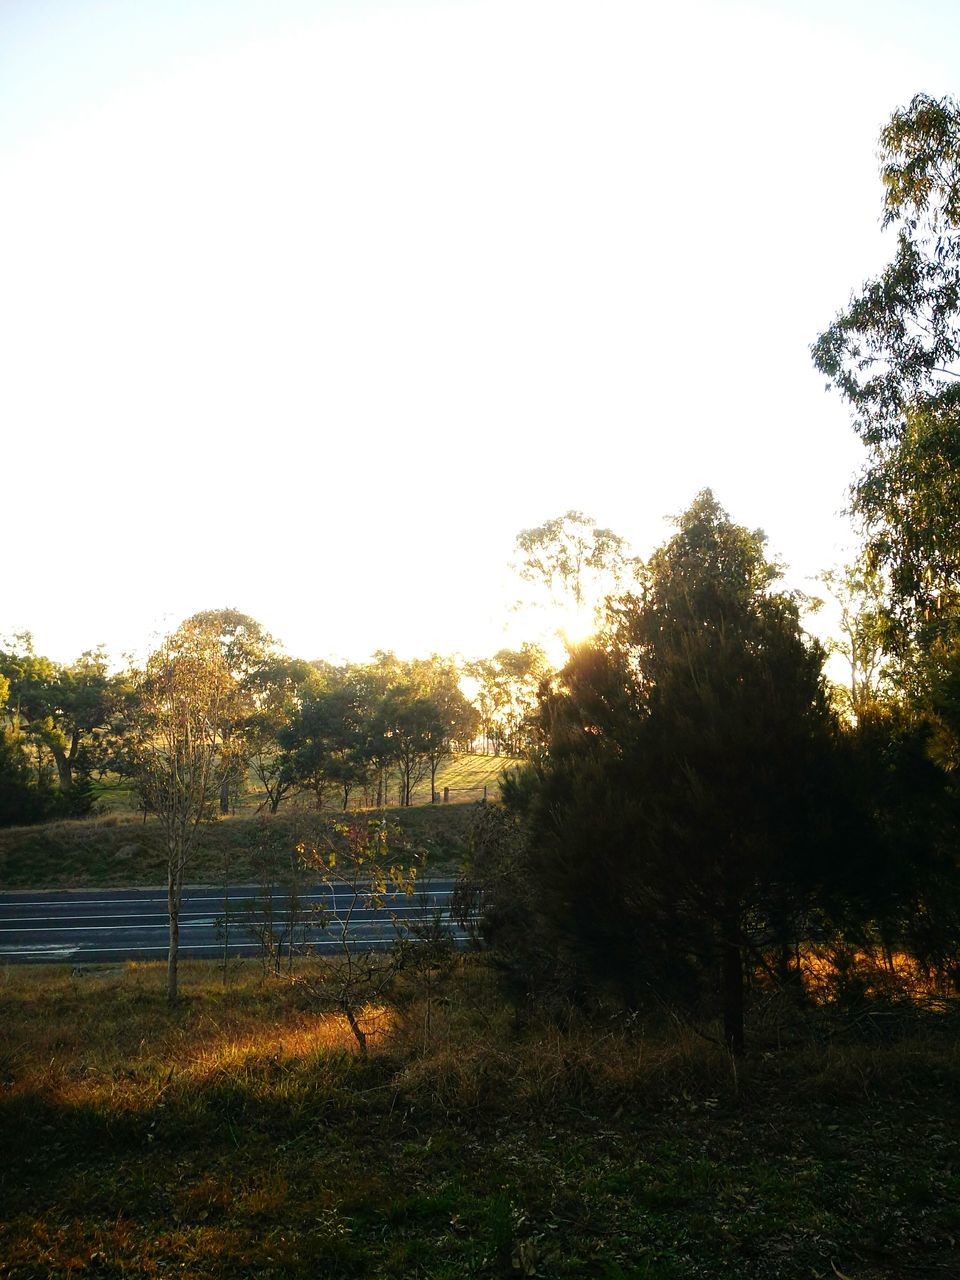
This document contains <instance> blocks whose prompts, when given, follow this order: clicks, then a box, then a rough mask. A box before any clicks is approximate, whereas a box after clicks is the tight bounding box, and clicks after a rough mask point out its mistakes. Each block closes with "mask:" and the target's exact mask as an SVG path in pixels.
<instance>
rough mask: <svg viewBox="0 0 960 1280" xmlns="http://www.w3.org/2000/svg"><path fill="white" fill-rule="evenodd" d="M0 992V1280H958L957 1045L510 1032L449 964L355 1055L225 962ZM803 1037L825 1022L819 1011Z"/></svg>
mask: <svg viewBox="0 0 960 1280" xmlns="http://www.w3.org/2000/svg"><path fill="white" fill-rule="evenodd" d="M182 988H183V992H184V999H183V1001H182V1004H181V1005H180V1006H179V1007H177V1008H176V1009H174V1010H170V1009H168V1008H167V1006H166V1004H165V1001H164V996H163V972H162V967H161V966H156V965H144V964H128V965H124V966H122V967H119V968H116V967H115V968H113V969H109V970H107V969H103V970H93V971H91V972H90V973H88V974H87V975H85V976H83V977H74V976H72V975H71V973H70V972H69V971H68V970H65V969H53V968H50V969H45V968H29V967H22V968H7V969H5V970H4V971H3V973H2V982H0V1019H2V1025H3V1027H4V1037H3V1048H2V1055H0V1145H2V1146H3V1149H4V1151H5V1152H6V1153H7V1155H6V1157H5V1160H4V1162H3V1163H2V1165H0V1206H2V1209H0V1275H3V1276H4V1277H10V1280H14V1278H15V1280H28V1278H29V1280H33V1278H34V1277H37V1278H39V1277H56V1276H78V1275H85V1274H97V1275H108V1276H151V1275H157V1276H160V1275H169V1274H172V1273H174V1272H175V1273H176V1274H179V1275H189V1276H197V1277H206V1276H210V1277H213V1276H216V1277H255V1276H256V1277H259V1276H284V1277H304V1278H306V1277H311V1278H312V1277H317V1276H323V1277H327V1276H332V1277H336V1276H365V1275H377V1276H380V1275H384V1276H396V1277H407V1276H410V1277H414V1276H422V1277H424V1278H425V1280H435V1278H439V1277H446V1278H447V1280H450V1278H452V1277H454V1276H456V1277H463V1276H482V1277H487V1276H493V1277H495V1276H501V1275H502V1276H518V1275H520V1276H522V1275H531V1276H532V1275H539V1276H550V1277H600V1278H604V1277H605V1278H606V1280H616V1278H618V1277H619V1278H620V1280H622V1278H623V1277H624V1276H629V1277H637V1276H648V1277H654V1276H655V1277H657V1280H662V1278H663V1277H666V1278H667V1280H676V1278H678V1277H697V1276H707V1277H730V1276H736V1277H738V1280H739V1278H740V1277H743V1278H744V1280H760V1277H763V1280H767V1277H786V1278H790V1280H792V1278H793V1277H796V1278H797V1280H799V1278H800V1277H803V1278H804V1280H810V1278H811V1277H813V1276H818V1275H819V1276H822V1277H823V1276H832V1275H834V1270H833V1269H832V1267H833V1266H834V1264H835V1266H836V1269H837V1271H839V1272H842V1273H844V1274H846V1275H848V1276H851V1277H854V1278H855V1280H878V1278H879V1277H881V1276H888V1277H891V1278H892V1277H898V1278H899V1277H901V1276H914V1277H916V1276H919V1277H930V1278H931V1280H933V1277H952V1276H955V1275H957V1274H960V1252H958V1248H957V1244H956V1241H957V1240H958V1239H960V1124H958V1119H960V1117H958V1114H957V1099H958V1098H960V1037H957V1036H956V1035H955V1034H954V1033H953V1032H952V1030H951V1028H950V1019H949V1018H948V1019H947V1022H942V1021H937V1020H936V1019H935V1018H932V1020H931V1021H930V1023H929V1025H928V1026H925V1027H921V1028H917V1027H913V1028H912V1030H910V1032H909V1034H904V1036H903V1037H902V1038H900V1039H898V1040H896V1041H895V1042H892V1043H890V1044H889V1045H887V1046H885V1047H883V1046H879V1045H878V1044H877V1043H876V1041H875V1040H874V1039H872V1038H869V1037H868V1038H867V1039H865V1040H862V1041H858V1040H856V1038H855V1035H854V1033H855V1032H856V1030H857V1028H858V1027H859V1024H854V1025H853V1027H852V1028H850V1027H848V1028H847V1034H846V1036H845V1037H844V1036H841V1035H839V1034H837V1035H834V1036H833V1037H832V1038H830V1039H829V1040H828V1041H827V1042H821V1041H820V1040H818V1039H817V1038H816V1037H814V1038H812V1039H810V1040H808V1041H807V1042H804V1043H797V1044H793V1045H790V1046H781V1047H780V1048H779V1049H778V1048H777V1042H776V1038H775V1037H774V1036H773V1035H772V1034H767V1033H764V1034H765V1037H766V1038H765V1039H764V1040H763V1041H762V1043H759V1044H758V1045H757V1048H756V1050H755V1052H754V1053H753V1054H752V1055H751V1056H750V1058H749V1059H748V1060H747V1061H746V1062H745V1063H743V1064H741V1065H740V1066H739V1067H737V1068H736V1069H735V1068H734V1066H733V1064H732V1062H731V1060H730V1058H729V1056H728V1055H727V1054H725V1053H724V1052H723V1051H721V1050H718V1049H717V1048H716V1046H714V1045H712V1044H710V1043H708V1042H707V1041H705V1040H704V1039H703V1038H702V1037H701V1036H698V1035H697V1034H695V1033H693V1032H689V1031H685V1030H680V1029H678V1028H673V1029H669V1030H668V1029H664V1028H657V1027H654V1026H647V1027H646V1028H644V1027H643V1026H640V1025H630V1026H625V1025H623V1024H622V1023H619V1022H615V1021H611V1022H610V1023H608V1024H607V1025H605V1026H604V1025H600V1024H597V1023H596V1022H594V1023H593V1024H588V1023H586V1022H583V1021H578V1020H577V1019H576V1018H572V1019H571V1024H570V1026H569V1027H568V1028H567V1029H566V1030H564V1031H558V1030H557V1029H556V1028H555V1027H551V1026H549V1025H547V1024H536V1023H535V1024H533V1025H529V1026H527V1027H525V1028H524V1029H522V1030H521V1029H519V1028H517V1027H516V1025H515V1023H514V1019H513V1015H512V1012H511V1011H510V1010H509V1009H508V1008H506V1007H505V1006H504V1005H503V1004H502V1002H501V1001H500V999H499V998H498V996H497V994H496V991H495V989H494V988H493V986H492V985H491V983H490V981H489V979H488V976H487V974H486V972H485V971H484V969H483V968H482V967H481V966H479V965H477V964H475V963H474V962H473V961H465V962H464V964H463V965H462V966H461V968H460V970H459V971H458V972H457V973H456V974H455V976H454V977H453V979H452V980H451V981H450V983H449V984H448V985H446V986H441V987H440V988H439V989H437V990H435V991H434V992H433V994H432V996H431V1000H430V1002H429V1005H428V1003H427V1002H426V1001H425V1000H424V998H423V993H422V991H417V990H415V989H411V988H409V987H408V989H407V990H406V991H405V992H401V993H400V994H401V997H402V998H401V999H399V1002H398V1003H397V1004H396V1005H395V1006H393V1007H391V1008H389V1009H385V1010H370V1011H368V1016H369V1018H370V1026H371V1029H372V1028H373V1024H374V1022H375V1023H376V1025H377V1027H378V1029H379V1034H377V1035H376V1036H375V1037H374V1039H373V1040H372V1043H371V1048H370V1053H369V1055H368V1056H367V1058H366V1059H364V1058H362V1057H361V1056H360V1055H358V1054H357V1053H356V1052H355V1048H354V1041H353V1037H352V1035H351V1034H350V1032H349V1029H348V1028H347V1027H346V1026H345V1025H344V1024H343V1023H342V1021H341V1020H340V1019H338V1018H337V1017H334V1016H318V1015H317V1013H316V1012H315V1011H314V1010H312V1009H311V1008H310V1007H309V1006H308V1005H307V1004H305V1003H304V999H303V991H302V989H299V988H297V987H294V986H291V985H289V984H284V983H283V982H276V981H267V980H263V979H262V978H261V976H260V974H259V971H258V969H257V967H256V966H255V965H253V964H243V963H238V964H236V965H235V966H234V967H233V968H232V969H231V971H230V973H229V981H228V984H227V986H226V987H223V986H222V985H221V983H220V981H219V976H218V974H217V973H216V971H215V970H214V969H212V968H211V967H207V966H205V965H203V964H200V963H188V964H185V965H184V966H183V975H182ZM823 1012H824V1016H827V1015H829V1014H830V1010H829V1009H827V1008H826V1007H824V1009H823Z"/></svg>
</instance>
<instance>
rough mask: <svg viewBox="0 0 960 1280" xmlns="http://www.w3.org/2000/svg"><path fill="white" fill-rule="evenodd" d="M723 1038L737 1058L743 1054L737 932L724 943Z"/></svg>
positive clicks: (741, 974) (741, 996) (741, 999)
mask: <svg viewBox="0 0 960 1280" xmlns="http://www.w3.org/2000/svg"><path fill="white" fill-rule="evenodd" d="M721 945H722V947H723V953H722V955H723V960H722V963H723V1039H724V1043H725V1044H726V1046H727V1048H728V1049H729V1050H730V1052H731V1053H732V1054H733V1055H734V1056H735V1057H737V1058H739V1057H742V1056H743V1047H744V1036H743V956H742V955H741V952H740V944H739V941H738V940H737V936H736V934H735V933H731V936H729V937H726V938H724V940H723V943H722V944H721Z"/></svg>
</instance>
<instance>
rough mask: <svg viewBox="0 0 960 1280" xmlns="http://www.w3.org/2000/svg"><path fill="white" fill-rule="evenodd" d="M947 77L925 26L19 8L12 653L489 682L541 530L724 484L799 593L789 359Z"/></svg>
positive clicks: (865, 260)
mask: <svg viewBox="0 0 960 1280" xmlns="http://www.w3.org/2000/svg"><path fill="white" fill-rule="evenodd" d="M958 57H960V7H958V6H957V5H956V4H955V3H952V2H951V3H933V2H925V0H909V2H907V0H903V2H901V3H882V2H879V0H871V2H870V3H867V2H866V0H864V2H863V3H860V2H854V0H834V2H833V3H829V4H828V3H825V2H821V0H806V2H801V0H794V2H792V3H791V2H788V0H782V2H779V3H777V2H775V0H766V2H760V0H757V2H755V3H732V2H730V0H712V2H710V3H689V2H687V0H678V2H677V3H675V4H672V5H670V6H666V5H662V4H653V3H641V2H640V0H631V2H629V3H628V2H626V0H587V2H585V3H581V2H580V0H503V2H502V0H482V2H480V0H433V2H432V3H428V2H426V0H424V2H419V3H415V2H414V0H396V2H394V3H388V2H387V0H383V2H381V3H373V2H372V0H337V2H333V0H331V2H329V3H323V2H322V0H316V2H315V3H306V2H305V0H297V2H295V0H272V2H270V0H264V2H263V3H253V0H223V2H221V3H214V2H213V0H190V2H186V0H166V2H165V3H155V4H148V3H145V2H140V3H137V2H135V0H122V2H121V0H101V2H99V3H95V2H94V0H0V193H2V195H0V351H2V365H3V372H2V376H0V485H2V490H0V492H2V494H3V499H2V507H0V510H2V511H3V515H4V521H3V527H4V535H5V536H4V547H5V553H4V555H3V557H2V571H0V635H3V634H9V633H11V632H13V631H16V630H20V629H24V628H26V629H29V630H31V631H32V632H33V634H34V638H35V643H36V647H37V649H38V650H39V651H41V652H44V653H47V654H49V655H50V656H52V657H54V658H56V659H58V660H60V661H67V660H69V659H71V658H73V657H75V656H77V655H78V654H79V653H80V652H81V651H82V650H83V649H86V648H90V647H92V646H94V645H96V644H98V643H101V642H102V643H104V644H106V646H107V647H108V649H109V650H110V651H111V653H113V654H115V655H118V654H120V653H122V652H126V651H133V652H134V653H140V654H142V653H143V652H144V650H145V648H146V647H147V646H148V645H149V643H150V641H151V639H152V638H154V637H156V635H158V634H159V633H161V632H163V631H164V630H168V629H170V628H171V627H173V626H175V625H176V624H177V623H178V622H179V621H180V620H181V619H182V618H184V617H186V616H188V615H189V614H191V613H193V612H196V611H197V610H200V609H212V608H219V607H232V608H238V609H240V610H242V611H243V612H246V613H249V614H251V615H252V616H254V617H255V618H256V619H258V621H260V622H261V623H262V624H263V625H264V626H265V627H267V629H268V630H269V631H271V632H272V633H273V634H274V635H275V636H277V637H278V638H279V639H280V640H281V641H282V642H283V643H284V644H285V645H286V647H287V648H288V650H289V651H290V652H292V653H295V654H297V655H299V656H304V657H321V656H323V657H330V658H352V659H360V658H363V657H366V656H367V655H369V654H370V653H372V652H373V651H374V650H376V649H394V650H396V651H397V652H398V653H400V654H401V655H404V656H414V655H419V654H427V653H429V652H434V651H437V652H460V653H463V654H465V655H467V656H478V655H483V654H489V653H492V652H493V651H494V650H496V649H497V648H499V647H501V646H502V645H503V644H505V643H517V642H518V641H519V639H520V638H522V637H521V633H520V631H521V630H522V625H523V624H522V623H521V622H520V621H518V615H517V614H515V613H512V612H511V611H510V610H509V607H508V606H509V604H510V603H511V602H512V601H513V600H514V599H515V597H516V594H517V584H516V582H515V581H512V580H511V577H510V574H509V570H508V568H507V566H508V563H509V561H510V558H511V553H512V548H513V542H514V539H515V537H516V535H517V533H518V532H519V531H520V530H521V529H523V528H528V527H531V526H534V525H539V524H542V523H543V522H544V521H545V520H547V519H549V518H551V517H553V516H556V515H559V514H561V513H562V512H564V511H566V510H568V509H570V508H575V509H577V510H580V511H583V512H586V513H588V514H589V515H591V516H593V517H594V518H595V519H596V520H597V521H598V522H599V523H600V524H602V525H604V526H608V527H610V528H612V529H614V530H615V531H616V532H617V533H619V534H621V535H622V536H624V537H626V538H627V539H629V541H630V542H631V544H632V545H633V547H634V549H635V550H636V551H637V552H638V553H639V554H641V555H646V554H648V553H649V552H650V551H651V550H652V549H653V547H654V546H656V545H657V544H658V543H660V542H662V541H663V540H664V538H665V537H667V536H668V535H669V532H670V526H669V524H668V523H667V522H666V519H667V517H669V516H671V515H676V514H678V513H679V512H680V511H681V510H682V509H683V508H684V507H685V506H687V505H688V504H689V502H690V501H691V500H692V498H693V497H694V496H695V494H696V493H697V492H698V491H699V490H700V489H702V488H704V487H706V486H709V487H711V488H712V489H713V490H714V492H715V493H716V494H717V496H718V498H719V499H720V501H721V502H722V503H723V504H724V506H725V507H726V508H727V509H728V511H729V512H730V514H731V516H732V517H733V518H734V519H736V520H737V521H738V522H740V523H743V524H746V525H749V526H750V527H761V528H763V529H764V530H765V531H766V533H767V535H768V537H769V544H770V549H771V550H772V551H773V552H775V553H776V554H777V555H779V556H780V557H782V558H783V559H784V560H785V561H786V562H787V564H788V565H789V577H788V581H789V582H790V583H791V584H792V585H796V586H804V585H806V586H808V587H809V585H810V579H811V578H812V576H813V575H815V574H817V573H818V572H820V571H821V570H823V569H825V568H827V567H829V566H830V565H832V564H835V563H837V562H838V561H840V560H842V559H843V558H844V557H845V556H849V554H850V553H851V551H852V550H853V548H854V547H855V538H854V535H853V533H852V531H851V529H850V526H849V524H848V522H847V521H846V519H845V518H844V516H843V514H842V512H843V509H844V506H845V504H846V491H847V486H848V485H849V483H850V480H851V479H852V477H853V475H854V472H855V471H856V469H857V467H858V466H859V465H860V463H861V454H860V448H859V445H858V444H857V441H856V438H855V436H854V434H853V432H852V430H851V428H850V426H849V420H848V415H847V412H846V410H845V408H844V406H843V405H842V403H841V402H840V401H839V399H838V398H837V397H836V396H835V395H829V394H827V393H826V392H825V389H824V386H823V380H822V378H821V377H820V376H819V375H817V374H816V373H815V371H814V370H813V368H812V365H811V363H810V357H809V345H810V343H811V342H812V341H813V339H814V338H815V337H816V335H817V333H818V332H819V331H820V330H821V329H823V328H824V327H826V325H827V324H828V323H829V322H830V320H831V319H832V318H833V316H834V314H835V313H836V312H837V311H838V310H839V309H840V308H841V307H842V306H843V305H844V304H845V302H846V301H847V299H848V297H849V296H850V293H851V291H852V290H854V289H856V288H857V287H858V286H859V284H860V283H861V282H862V281H863V280H864V279H865V278H867V277H868V276H870V275H871V274H872V273H874V272H875V271H876V270H877V269H878V268H879V267H880V265H881V264H882V263H883V262H884V261H885V259H886V257H887V256H888V254H889V252H890V243H889V236H885V235H882V234H881V231H880V225H879V224H880V211H881V209H880V202H881V188H880V183H879V180H878V176H877V173H878V161H877V138H878V135H879V131H880V129H881V128H882V126H883V124H884V123H885V121H886V120H887V119H888V118H889V116H890V114H891V112H892V111H893V110H894V108H896V107H897V106H899V105H903V104H905V103H906V102H907V101H909V99H910V98H911V97H912V95H913V94H914V93H916V92H919V91H924V92H927V93H932V94H936V95H941V94H944V93H951V92H955V91H957V89H958V88H960V84H958V75H957V71H958V67H957V65H956V63H957V60H958ZM505 624H506V625H507V629H506V630H505V629H504V628H505ZM518 628H520V630H518Z"/></svg>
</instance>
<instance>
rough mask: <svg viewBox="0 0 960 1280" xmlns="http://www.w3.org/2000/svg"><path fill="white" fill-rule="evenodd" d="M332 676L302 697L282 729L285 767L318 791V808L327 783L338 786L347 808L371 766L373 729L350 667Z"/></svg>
mask: <svg viewBox="0 0 960 1280" xmlns="http://www.w3.org/2000/svg"><path fill="white" fill-rule="evenodd" d="M328 680H329V683H328V685H327V687H326V688H323V689H315V690H314V691H313V692H312V693H310V694H308V695H307V696H306V697H304V699H303V701H302V703H301V704H300V706H299V707H298V708H297V709H296V711H295V712H294V714H293V715H292V717H291V719H290V722H289V724H288V725H286V726H285V727H284V728H282V729H281V730H280V732H279V735H278V740H279V743H280V746H281V748H282V757H281V769H282V770H283V771H284V772H285V774H286V776H287V777H288V778H289V779H290V780H292V781H293V782H294V783H296V784H297V785H299V786H302V787H309V788H310V789H311V790H312V791H313V792H314V795H315V796H316V802H317V809H322V808H323V801H324V795H325V792H326V790H327V788H328V787H329V786H336V787H339V788H340V791H341V796H342V801H343V808H344V809H346V808H347V805H348V803H349V799H350V791H351V789H352V788H353V787H354V786H355V785H357V784H358V783H359V782H362V781H363V779H364V777H365V776H366V772H367V769H368V767H369V758H368V755H367V750H366V748H367V746H368V742H369V733H368V731H367V730H366V727H365V726H364V724H363V721H362V716H363V714H364V712H363V708H362V706H361V705H360V704H359V702H358V690H357V688H356V686H355V685H354V682H353V680H352V678H351V673H350V669H349V668H346V669H344V670H341V671H339V672H335V673H331V674H330V675H329V676H328Z"/></svg>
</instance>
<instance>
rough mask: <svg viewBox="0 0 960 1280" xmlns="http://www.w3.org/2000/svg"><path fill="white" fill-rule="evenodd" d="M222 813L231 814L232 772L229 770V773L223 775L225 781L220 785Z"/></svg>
mask: <svg viewBox="0 0 960 1280" xmlns="http://www.w3.org/2000/svg"><path fill="white" fill-rule="evenodd" d="M220 812H221V813H229V812H230V771H229V770H227V772H226V773H225V774H224V775H223V779H222V781H221V783H220Z"/></svg>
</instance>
